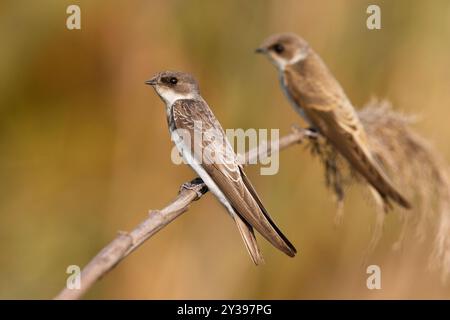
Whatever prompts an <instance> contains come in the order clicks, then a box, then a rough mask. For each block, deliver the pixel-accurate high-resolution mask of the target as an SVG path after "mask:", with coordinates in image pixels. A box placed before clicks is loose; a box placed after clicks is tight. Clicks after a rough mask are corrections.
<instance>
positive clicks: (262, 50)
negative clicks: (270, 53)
mask: <svg viewBox="0 0 450 320" xmlns="http://www.w3.org/2000/svg"><path fill="white" fill-rule="evenodd" d="M255 53H266V49H264V48H257V49H256V50H255Z"/></svg>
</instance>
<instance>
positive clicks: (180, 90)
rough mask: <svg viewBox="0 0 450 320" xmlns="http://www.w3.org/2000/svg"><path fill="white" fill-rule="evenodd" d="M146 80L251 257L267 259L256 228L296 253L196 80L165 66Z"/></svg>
mask: <svg viewBox="0 0 450 320" xmlns="http://www.w3.org/2000/svg"><path fill="white" fill-rule="evenodd" d="M146 83H147V84H149V85H151V86H152V87H153V88H154V89H155V91H156V92H157V93H158V95H159V96H160V97H161V99H162V100H163V101H164V102H165V104H166V114H167V121H168V124H169V130H170V133H171V137H172V140H173V142H174V143H175V144H176V146H177V148H178V150H179V151H180V152H181V153H182V156H183V158H184V160H185V161H186V162H187V163H188V164H189V165H190V166H191V167H192V168H193V169H194V171H195V172H196V173H197V174H198V175H199V176H200V178H201V179H202V180H203V182H204V183H205V184H206V185H207V186H208V189H209V191H211V192H212V193H213V194H214V195H215V196H216V197H217V198H218V199H219V201H220V202H221V203H222V204H223V205H224V206H225V207H226V209H227V210H228V211H229V213H230V214H231V217H232V218H233V219H234V221H235V223H236V225H237V227H238V229H239V232H240V234H241V236H242V239H243V240H244V242H245V245H246V247H247V250H248V252H249V253H250V256H251V258H252V260H253V262H254V263H255V264H259V263H261V262H263V258H262V255H261V253H260V250H259V248H258V244H257V242H256V238H255V234H254V232H253V228H255V229H256V230H257V231H258V232H259V233H261V235H262V236H263V237H264V238H266V239H267V240H268V241H269V242H270V243H271V244H272V245H274V246H275V247H276V248H278V249H280V250H281V251H283V252H284V253H286V254H287V255H288V256H291V257H293V256H294V255H295V253H296V250H295V248H294V246H293V245H292V244H291V243H290V242H289V240H288V239H287V238H286V237H285V236H284V235H283V234H282V233H281V231H280V230H279V229H278V227H277V226H276V225H275V223H274V222H273V220H272V218H271V217H270V216H269V214H268V213H267V211H266V209H265V208H264V206H263V205H262V203H261V200H260V198H259V197H258V194H257V193H256V191H255V189H254V188H253V186H252V184H251V183H250V181H249V179H248V178H247V176H246V175H245V173H244V170H243V168H242V166H241V165H240V164H239V163H238V161H237V157H236V154H235V153H234V151H233V148H232V147H231V145H230V143H229V142H228V140H227V138H226V135H225V132H224V131H223V129H222V126H221V125H220V123H219V122H218V121H217V119H216V117H215V116H214V115H213V113H212V111H211V110H210V108H209V106H208V104H207V103H206V102H205V100H203V98H202V96H201V95H200V91H199V87H198V84H197V81H196V80H195V79H194V78H193V77H192V76H191V75H189V74H186V73H181V72H173V71H165V72H161V73H158V74H157V75H156V76H154V77H153V78H152V79H150V80H148V81H147V82H146ZM196 137H197V138H196ZM198 137H200V138H198Z"/></svg>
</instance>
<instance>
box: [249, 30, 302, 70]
mask: <svg viewBox="0 0 450 320" xmlns="http://www.w3.org/2000/svg"><path fill="white" fill-rule="evenodd" d="M310 51H311V50H310V48H309V45H308V43H307V42H306V41H305V40H303V39H302V38H300V37H299V36H297V35H296V34H294V33H279V34H275V35H272V36H270V37H268V38H267V39H266V40H264V41H263V43H262V44H261V46H260V47H259V48H258V49H256V52H257V53H261V54H264V55H265V56H267V57H268V58H269V60H270V61H271V62H272V63H273V64H274V65H275V66H276V67H277V68H278V69H279V70H284V68H285V67H286V66H287V65H290V64H295V63H297V62H299V61H301V60H304V59H306V58H307V57H308V55H309V53H310Z"/></svg>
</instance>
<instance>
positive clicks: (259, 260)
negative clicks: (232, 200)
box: [233, 214, 264, 265]
mask: <svg viewBox="0 0 450 320" xmlns="http://www.w3.org/2000/svg"><path fill="white" fill-rule="evenodd" d="M233 217H234V221H235V222H236V225H237V227H238V230H239V233H240V234H241V237H242V240H244V243H245V247H246V248H247V251H248V253H249V254H250V257H251V258H252V261H253V263H254V264H256V265H260V264H263V263H264V258H263V256H262V254H261V251H260V250H259V246H258V243H257V241H256V237H255V233H254V232H253V228H252V226H251V225H250V224H248V223H247V222H246V221H244V220H243V219H242V218H241V217H240V216H239V215H238V214H234V215H233Z"/></svg>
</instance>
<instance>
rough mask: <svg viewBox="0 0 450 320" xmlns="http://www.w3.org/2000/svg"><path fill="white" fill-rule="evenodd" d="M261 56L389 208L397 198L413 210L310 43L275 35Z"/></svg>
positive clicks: (299, 108)
mask: <svg viewBox="0 0 450 320" xmlns="http://www.w3.org/2000/svg"><path fill="white" fill-rule="evenodd" d="M256 52H257V53H262V54H264V55H266V56H267V57H268V58H269V60H270V61H271V62H272V63H273V64H274V65H275V66H276V67H277V69H278V71H279V76H280V81H281V87H282V89H283V91H284V92H285V94H286V96H287V97H288V99H289V101H290V102H291V104H292V105H293V107H294V109H295V111H297V112H298V113H299V114H300V115H301V116H302V117H303V118H304V119H305V120H306V121H307V122H308V123H309V125H310V126H311V127H312V128H314V129H316V130H318V131H319V132H320V134H321V135H323V136H324V137H325V138H326V139H327V141H328V142H329V143H330V144H331V145H333V146H334V147H335V148H336V149H337V150H338V151H339V152H340V153H341V154H342V156H344V158H346V159H347V160H348V161H349V163H350V165H351V166H352V167H353V168H354V169H356V171H357V172H359V173H360V174H361V175H362V176H363V177H364V178H365V179H366V180H367V182H368V183H369V184H370V185H371V186H372V187H373V188H374V189H375V190H376V191H377V192H378V194H379V195H380V196H381V197H382V199H383V200H384V202H385V205H386V207H391V205H390V202H389V200H390V199H392V200H394V201H395V202H397V203H398V204H399V205H401V206H402V207H404V208H408V209H409V208H410V207H411V205H410V203H409V202H408V201H407V200H406V199H405V198H404V197H403V196H402V194H401V193H400V192H398V191H397V190H396V189H395V187H394V186H393V184H392V182H391V181H390V179H389V178H388V177H387V175H386V174H385V173H384V171H383V169H382V168H381V166H380V164H379V163H378V162H377V160H376V159H375V158H374V156H373V154H372V152H371V150H370V147H369V143H368V139H367V136H366V132H365V130H364V128H363V126H362V124H361V121H360V120H359V118H358V115H357V113H356V111H355V109H354V108H353V106H352V103H351V102H350V100H349V99H348V98H347V96H346V94H345V93H344V90H343V89H342V87H341V86H340V84H339V82H338V81H337V80H336V79H335V78H334V76H333V75H332V74H331V72H330V71H329V70H328V68H327V66H326V65H325V63H324V62H323V61H322V59H321V58H320V56H319V55H318V54H316V53H315V52H314V51H313V49H312V48H311V47H310V46H309V45H308V43H307V42H306V41H305V40H303V39H302V38H300V37H299V36H297V35H296V34H293V33H282V34H276V35H273V36H271V37H269V38H267V39H266V40H265V41H264V42H263V43H262V45H261V46H260V47H259V48H258V49H256Z"/></svg>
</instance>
